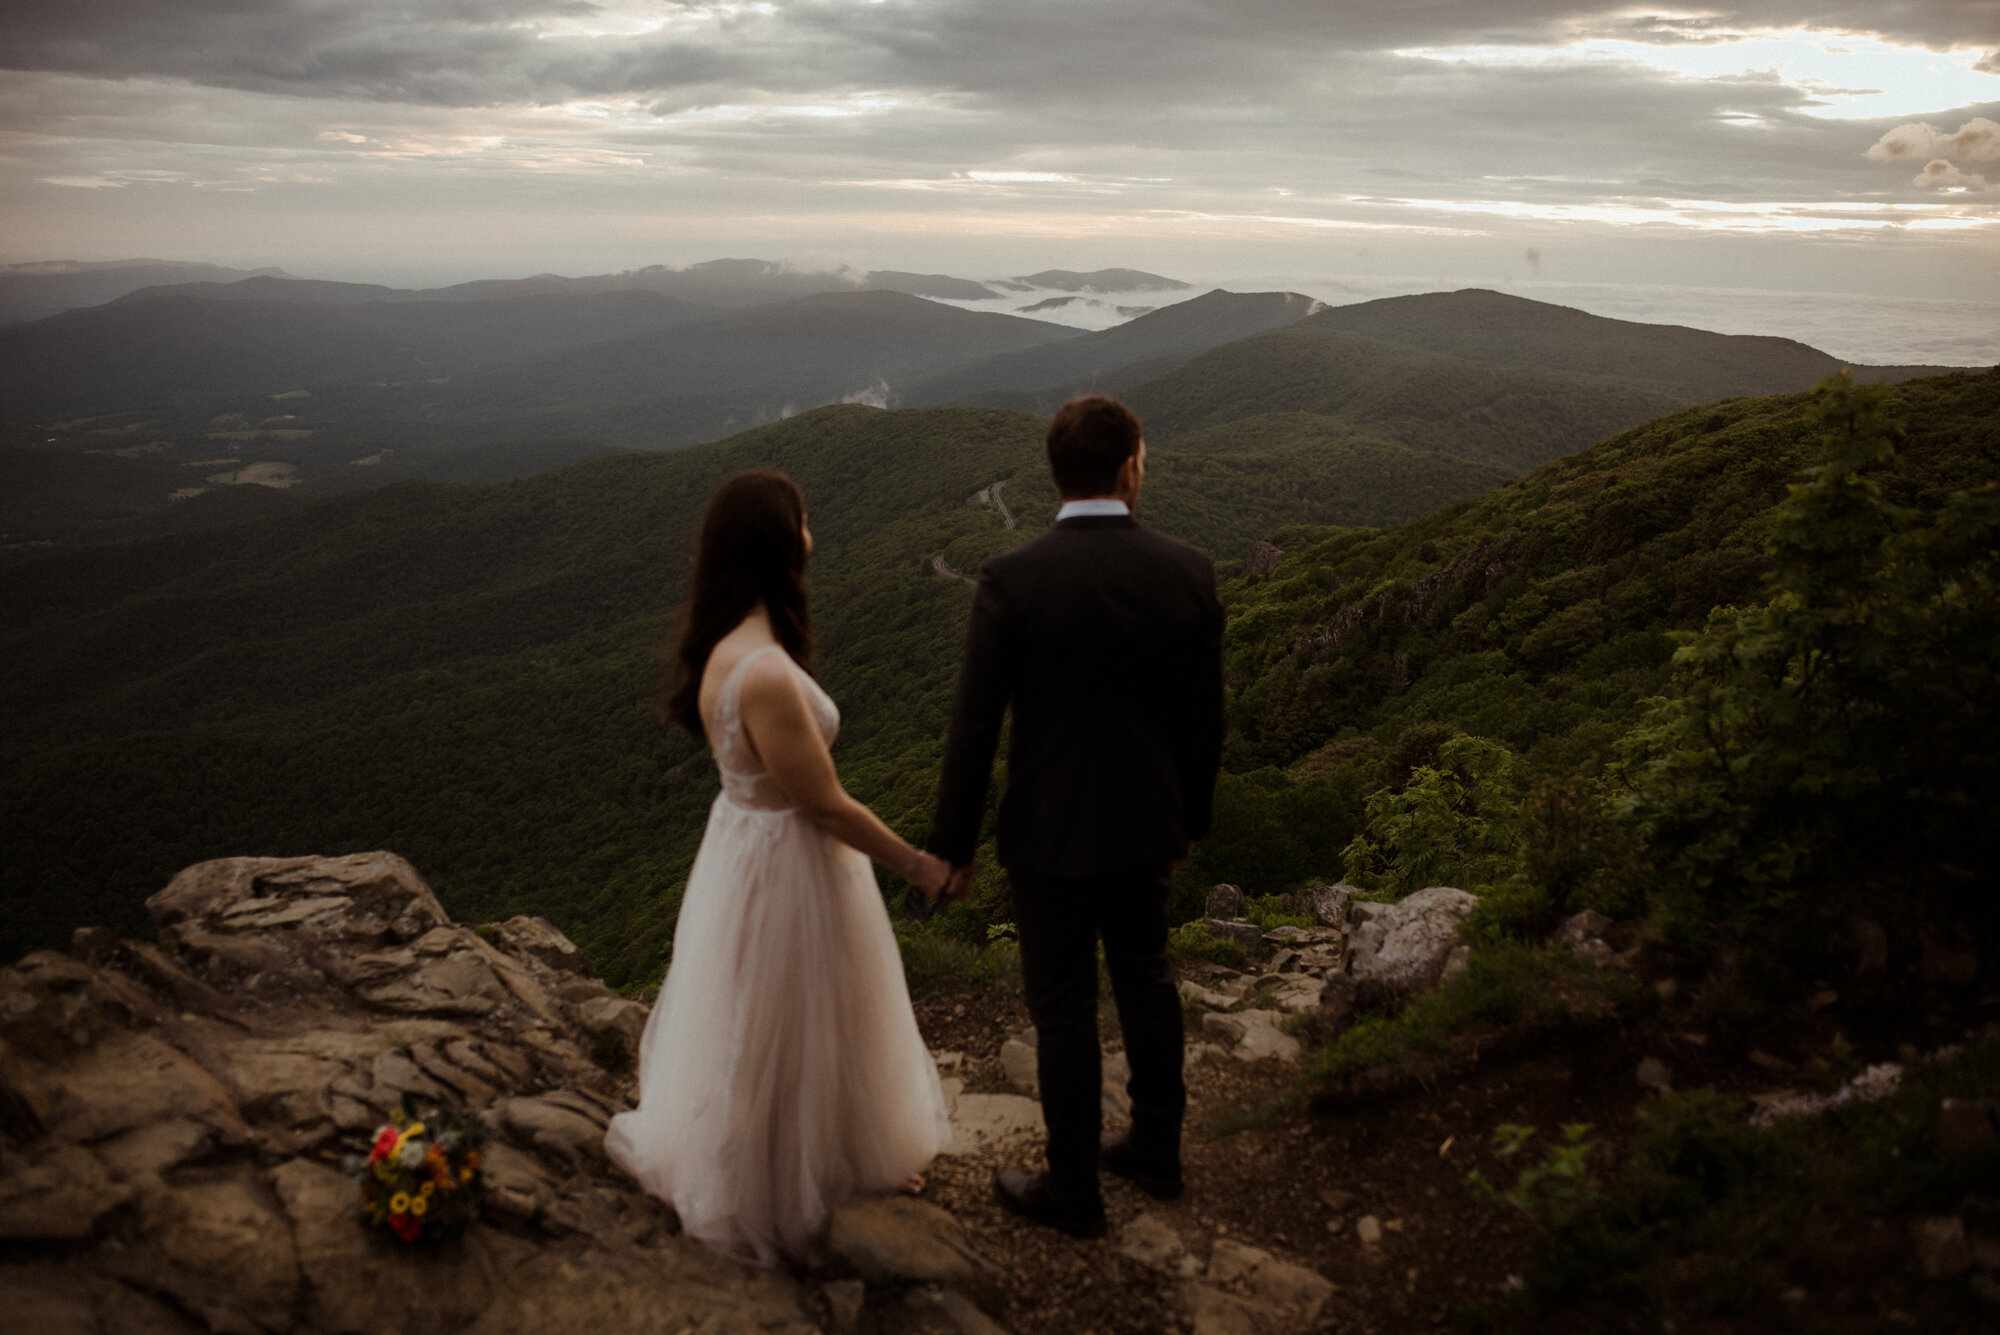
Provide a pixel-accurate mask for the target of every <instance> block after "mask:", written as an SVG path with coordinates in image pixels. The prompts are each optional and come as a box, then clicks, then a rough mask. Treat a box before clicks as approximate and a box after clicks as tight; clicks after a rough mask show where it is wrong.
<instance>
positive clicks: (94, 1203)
mask: <svg viewBox="0 0 2000 1335" xmlns="http://www.w3.org/2000/svg"><path fill="white" fill-rule="evenodd" d="M131 1198H132V1187H131V1186H130V1184H128V1183H125V1182H118V1181H114V1180H113V1179H112V1176H111V1174H110V1172H109V1171H107V1170H106V1168H105V1166H104V1165H103V1164H102V1163H101V1162H99V1161H98V1158H97V1156H96V1155H94V1154H92V1153H91V1152H90V1151H89V1150H86V1149H84V1148H83V1147H82V1146H80V1145H58V1146H56V1147H55V1148H54V1149H53V1150H51V1151H50V1152H49V1153H47V1154H45V1155H43V1156H42V1157H41V1158H40V1159H38V1160H37V1161H36V1162H35V1163H34V1164H32V1165H31V1166H29V1167H26V1168H16V1169H13V1170H11V1171H10V1172H8V1174H7V1175H6V1176H5V1177H4V1178H0V1240H6V1241H19V1242H29V1241H67V1240H74V1239H77V1238H87V1237H89V1236H90V1232H91V1229H92V1228H94V1227H95V1226H96V1224H97V1221H98V1220H99V1219H101V1218H103V1217H104V1216H105V1215H106V1214H109V1213H110V1212H111V1211H112V1210H115V1209H116V1208H118V1207H119V1206H120V1205H123V1204H124V1203H125V1202H126V1201H128V1200H130V1199H131Z"/></svg>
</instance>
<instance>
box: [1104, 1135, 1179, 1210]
mask: <svg viewBox="0 0 2000 1335" xmlns="http://www.w3.org/2000/svg"><path fill="white" fill-rule="evenodd" d="M1155 1139H1156V1140H1157V1139H1159V1138H1157V1137H1156V1138H1155ZM1097 1162H1098V1163H1100V1164H1102V1165H1103V1166H1104V1167H1105V1168H1106V1169H1108V1170H1109V1171H1111V1172H1114V1173H1116V1174H1118V1176H1120V1177H1122V1178H1124V1179H1125V1180H1126V1181H1128V1182H1130V1183H1131V1184H1132V1185H1133V1186H1135V1187H1137V1188H1139V1190H1141V1191H1143V1192H1145V1193H1146V1194H1147V1195H1148V1196H1151V1197H1153V1198H1155V1199H1156V1200H1163V1201H1171V1200H1177V1199H1179V1197H1180V1194H1181V1160H1180V1154H1179V1152H1178V1147H1172V1146H1168V1145H1166V1144H1148V1143H1147V1140H1146V1138H1145V1137H1143V1136H1140V1135H1137V1134H1134V1133H1121V1132H1112V1131H1107V1132H1105V1133H1104V1138H1103V1139H1102V1140H1100V1141H1099V1142H1098V1150H1097Z"/></svg>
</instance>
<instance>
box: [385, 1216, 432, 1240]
mask: <svg viewBox="0 0 2000 1335" xmlns="http://www.w3.org/2000/svg"><path fill="white" fill-rule="evenodd" d="M389 1227H390V1228H393V1229H395V1230H396V1236H397V1237H399V1238H401V1239H402V1240H403V1241H404V1242H415V1241H416V1240H417V1234H419V1233H421V1232H423V1231H424V1226H423V1224H422V1223H420V1222H419V1221H418V1220H417V1218H416V1216H414V1215H407V1214H392V1215H390V1216H389Z"/></svg>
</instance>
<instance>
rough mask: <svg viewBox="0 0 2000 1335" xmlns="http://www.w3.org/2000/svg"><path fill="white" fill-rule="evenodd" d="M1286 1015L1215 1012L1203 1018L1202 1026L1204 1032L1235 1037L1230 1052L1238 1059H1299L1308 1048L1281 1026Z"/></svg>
mask: <svg viewBox="0 0 2000 1335" xmlns="http://www.w3.org/2000/svg"><path fill="white" fill-rule="evenodd" d="M1284 1018H1285V1017H1284V1016H1283V1015H1281V1014H1279V1013H1278V1012H1277V1011H1237V1012H1236V1013H1234V1014H1233V1015H1221V1014H1217V1013H1215V1012H1213V1011H1211V1012H1210V1013H1209V1014H1207V1015H1204V1016H1202V1017H1201V1029H1202V1032H1203V1033H1204V1034H1212V1035H1214V1036H1216V1037H1219V1038H1233V1039H1235V1040H1236V1046H1235V1047H1233V1048H1231V1049H1230V1054H1231V1055H1232V1056H1234V1057H1235V1058H1236V1059H1237V1060H1238V1061H1244V1062H1259V1061H1279V1062H1295V1061H1298V1060H1299V1058H1300V1056H1301V1054H1302V1053H1303V1052H1304V1049H1303V1048H1302V1047H1301V1046H1300V1045H1299V1041H1298V1040H1297V1039H1296V1038H1293V1037H1292V1036H1291V1035H1290V1034H1288V1033H1286V1032H1285V1031H1284V1030H1283V1029H1282V1028H1280V1027H1279V1026H1280V1025H1281V1024H1282V1023H1283V1021H1284Z"/></svg>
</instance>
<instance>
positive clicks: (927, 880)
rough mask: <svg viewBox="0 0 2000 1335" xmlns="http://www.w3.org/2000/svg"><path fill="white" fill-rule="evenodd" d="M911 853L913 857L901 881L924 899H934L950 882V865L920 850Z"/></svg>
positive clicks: (951, 874) (935, 855) (933, 854)
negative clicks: (908, 884)
mask: <svg viewBox="0 0 2000 1335" xmlns="http://www.w3.org/2000/svg"><path fill="white" fill-rule="evenodd" d="M913 852H914V853H915V856H914V857H913V858H912V859H911V862H910V866H909V868H908V870H906V871H905V872H904V873H903V879H904V880H906V881H908V882H909V883H910V884H911V885H913V886H915V887H916V889H917V891H918V893H920V894H922V895H923V897H924V898H925V899H936V898H937V897H938V894H939V893H940V892H941V891H944V890H946V889H947V887H948V886H949V884H950V882H951V879H952V876H953V872H952V869H951V864H950V863H949V862H946V861H945V860H944V859H943V858H941V857H939V856H938V855H937V854H935V853H926V852H924V851H923V850H922V849H915V850H913Z"/></svg>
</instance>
